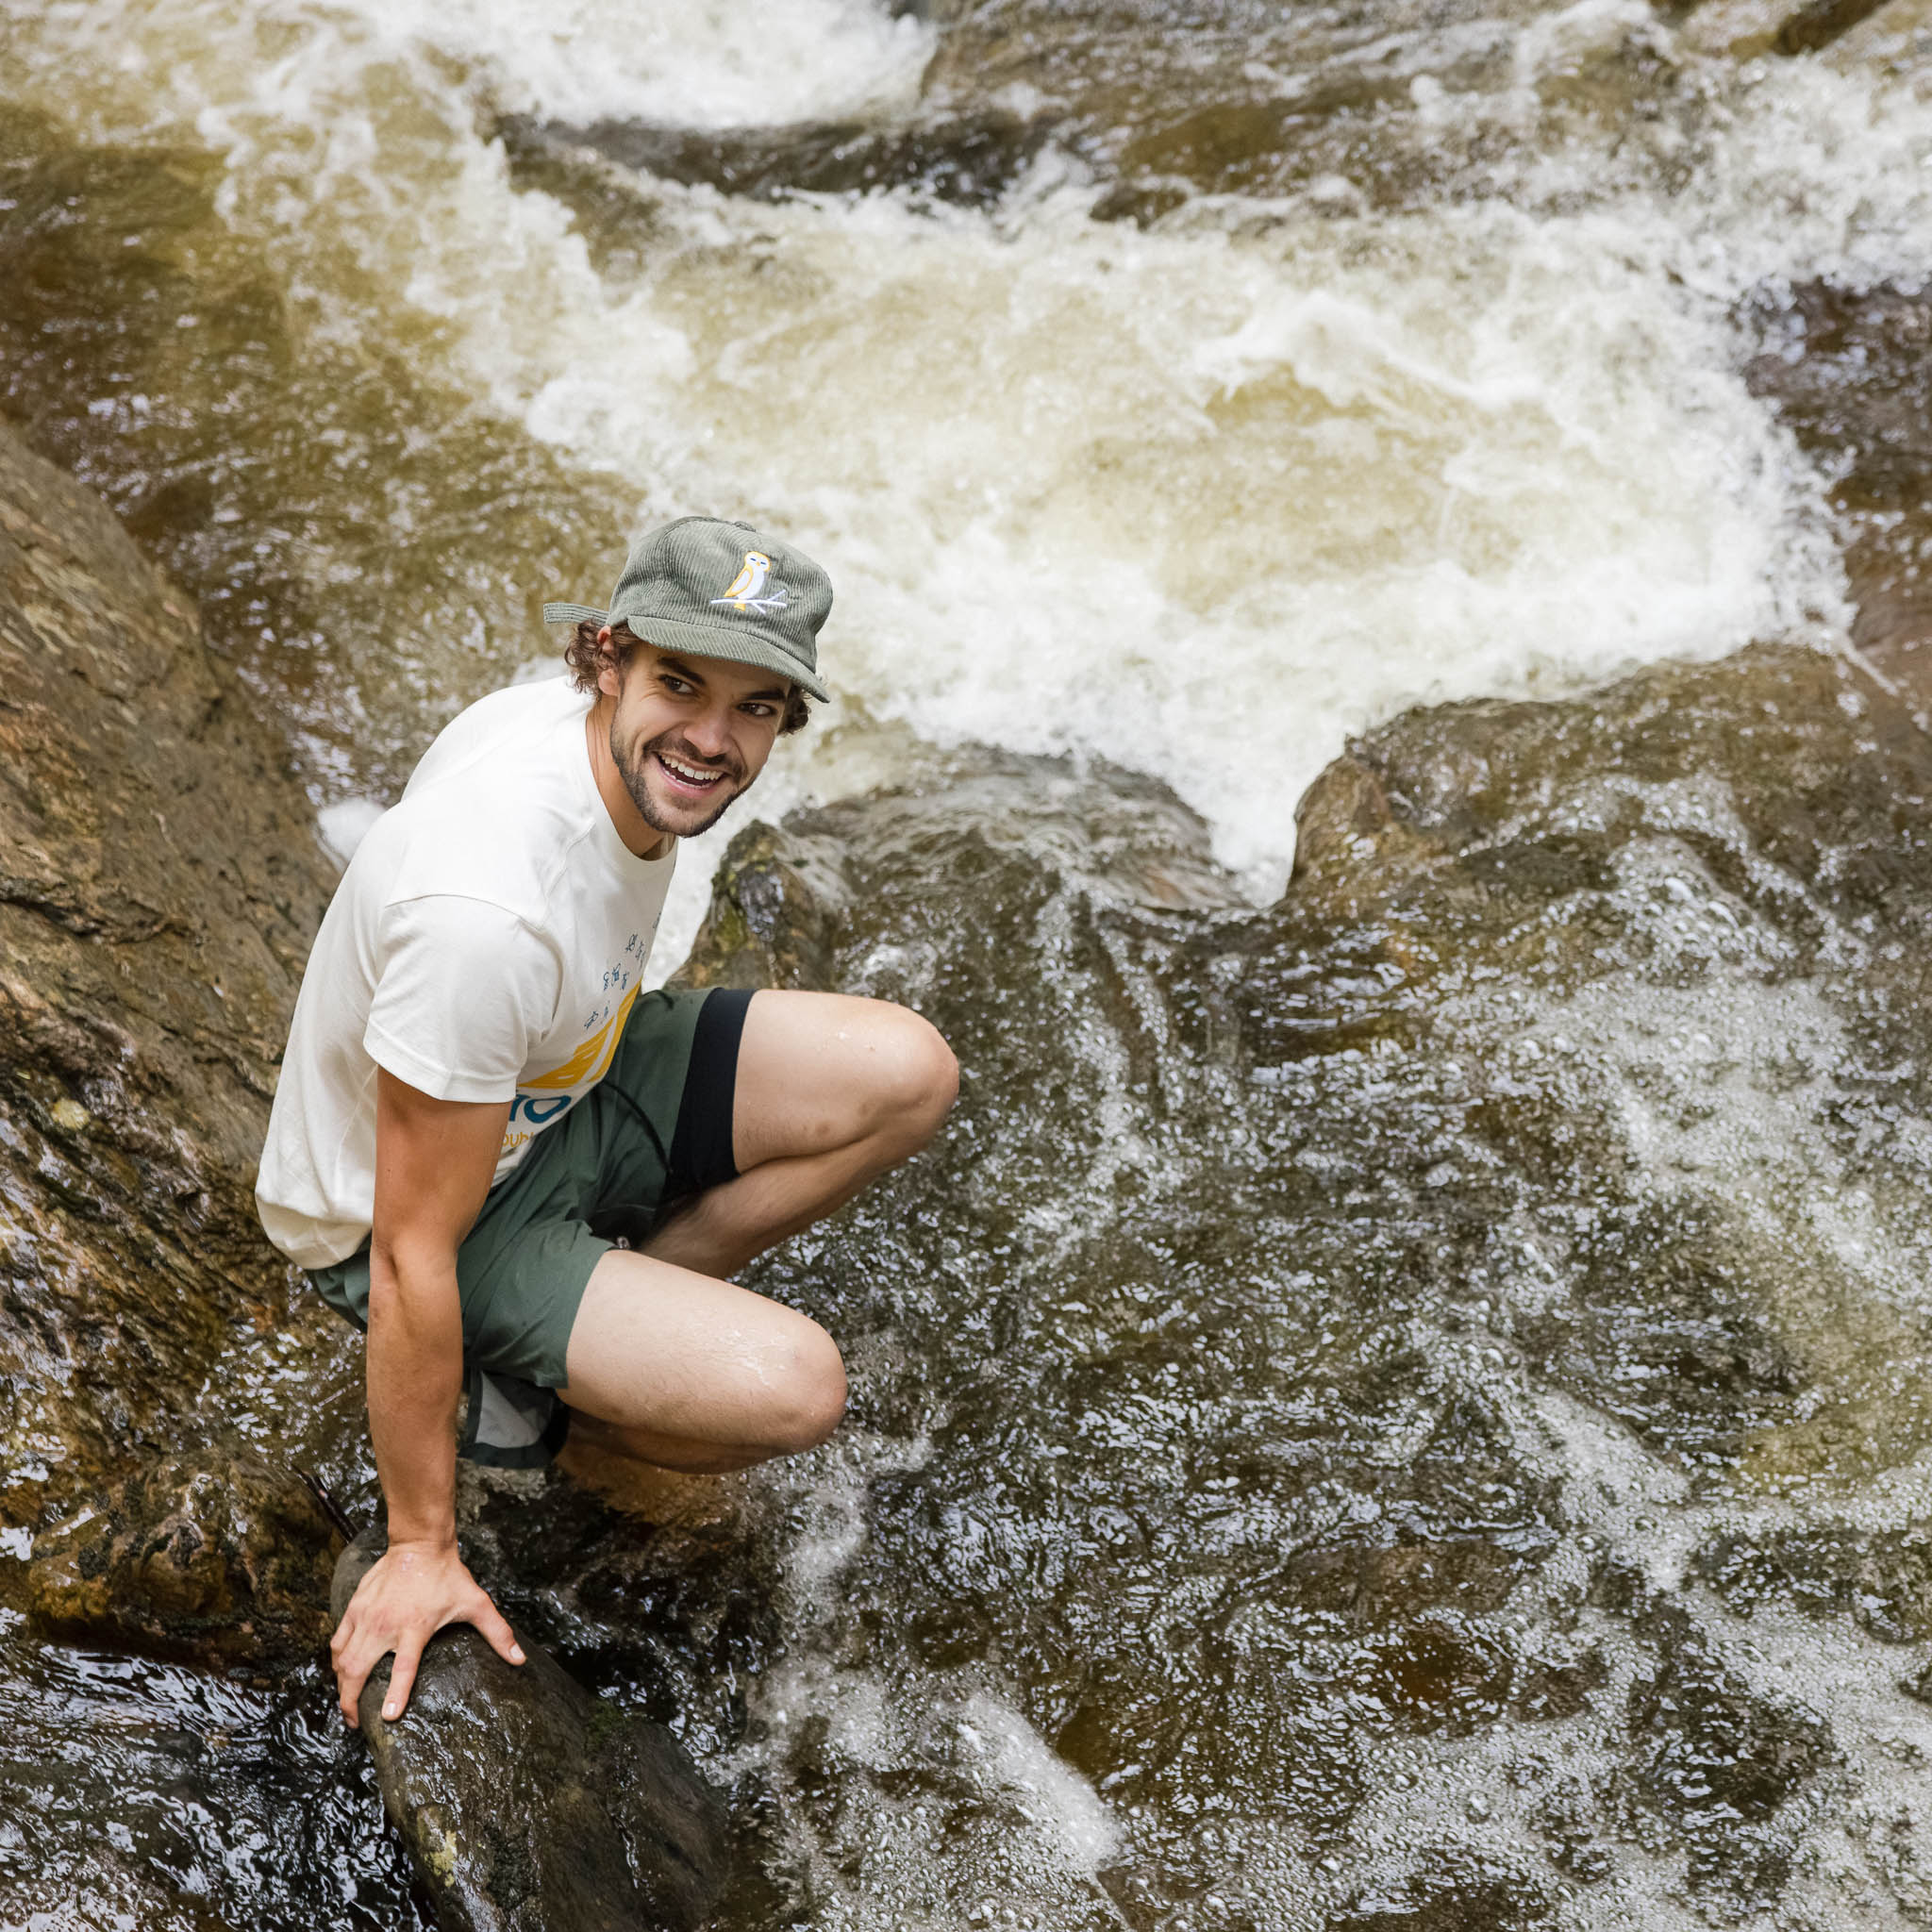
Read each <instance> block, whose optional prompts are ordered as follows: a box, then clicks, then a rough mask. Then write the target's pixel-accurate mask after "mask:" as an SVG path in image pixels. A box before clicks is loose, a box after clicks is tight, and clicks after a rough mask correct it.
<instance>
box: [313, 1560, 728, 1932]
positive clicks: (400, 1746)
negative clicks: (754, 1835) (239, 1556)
mask: <svg viewBox="0 0 1932 1932" xmlns="http://www.w3.org/2000/svg"><path fill="white" fill-rule="evenodd" d="M385 1541H386V1539H385V1537H384V1535H383V1532H382V1531H381V1529H380V1528H375V1529H371V1530H366V1531H364V1532H363V1533H362V1534H361V1535H360V1536H358V1538H357V1539H356V1540H355V1541H354V1542H352V1543H351V1544H350V1545H349V1547H348V1548H347V1549H346V1550H344V1551H343V1553H342V1557H341V1562H340V1563H339V1564H338V1566H337V1569H336V1574H335V1587H334V1593H333V1598H332V1603H331V1609H332V1613H333V1615H334V1616H335V1617H336V1618H338V1619H340V1618H341V1614H342V1612H343V1611H344V1610H346V1609H347V1608H348V1607H349V1599H350V1598H351V1597H353V1596H354V1595H355V1593H356V1589H357V1586H358V1584H359V1583H360V1582H361V1580H362V1578H363V1577H364V1575H366V1574H368V1571H369V1568H370V1565H371V1564H373V1563H374V1562H375V1559H376V1557H379V1556H380V1555H381V1553H382V1550H383V1548H384V1546H385ZM524 1650H525V1662H524V1663H523V1664H521V1665H513V1664H508V1663H505V1662H504V1660H503V1659H502V1658H501V1657H498V1656H497V1654H496V1653H495V1652H494V1651H493V1650H492V1649H491V1647H490V1645H489V1644H488V1643H486V1642H485V1641H483V1639H482V1638H481V1637H480V1636H479V1635H478V1634H477V1633H476V1632H475V1630H473V1629H471V1628H470V1627H469V1626H468V1625H458V1626H454V1627H452V1628H450V1629H447V1630H444V1631H441V1632H440V1633H439V1634H438V1635H437V1636H436V1637H435V1638H434V1639H432V1640H431V1641H430V1644H429V1646H428V1648H427V1649H426V1650H425V1652H424V1654H423V1661H422V1665H421V1667H420V1669H419V1670H418V1673H417V1676H416V1684H415V1689H414V1691H413V1692H412V1693H411V1695H410V1699H409V1707H408V1710H407V1711H405V1712H404V1713H403V1715H402V1717H401V1718H399V1719H398V1720H397V1721H396V1722H395V1723H394V1724H387V1723H385V1722H384V1721H383V1717H382V1700H383V1695H384V1692H385V1691H387V1690H388V1688H389V1680H390V1667H391V1659H389V1658H385V1659H384V1660H383V1661H382V1663H381V1664H379V1665H378V1666H377V1667H376V1669H375V1672H374V1673H373V1674H371V1676H370V1678H369V1681H368V1683H367V1684H366V1685H365V1686H364V1687H363V1691H362V1698H361V1702H360V1705H359V1706H358V1718H359V1721H360V1723H361V1726H362V1732H363V1735H364V1736H365V1737H366V1738H367V1739H368V1740H369V1749H370V1753H371V1755H372V1757H374V1758H375V1775H376V1782H377V1783H378V1784H379V1785H380V1786H381V1788H382V1797H383V1803H384V1804H385V1805H386V1806H387V1807H388V1808H389V1814H390V1816H391V1819H393V1820H394V1821H395V1824H396V1827H397V1829H398V1830H399V1831H400V1832H401V1833H402V1837H403V1841H404V1843H405V1844H406V1845H407V1846H408V1851H409V1856H410V1857H411V1859H412V1860H413V1861H414V1863H415V1866H416V1870H417V1874H418V1875H419V1877H420V1878H421V1880H422V1883H423V1885H424V1887H425V1890H427V1892H428V1894H429V1896H430V1898H431V1900H432V1902H433V1903H434V1905H435V1907H436V1912H437V1922H438V1924H440V1925H441V1927H442V1932H644V1928H653V1932H655V1928H658V1927H664V1928H683V1927H687V1926H692V1925H696V1924H698V1923H699V1922H700V1921H702V1920H703V1919H704V1917H705V1916H706V1914H707V1912H708V1910H709V1909H710V1907H711V1906H712V1904H713V1903H714V1902H715V1901H716V1899H717V1896H718V1893H719V1891H720V1890H721V1889H722V1887H723V1884H724V1868H725V1856H726V1837H725V1819H724V1807H723V1806H722V1805H721V1804H720V1802H719V1800H718V1798H717V1797H716V1796H715V1795H714V1794H713V1792H712V1791H711V1790H710V1788H709V1787H708V1785H707V1784H706V1783H705V1781H704V1779H703V1778H702V1777H701V1776H700V1775H699V1774H698V1772H697V1770H696V1768H695V1767H694V1766H693V1765H692V1764H691V1759H690V1757H688V1756H687V1755H686V1754H685V1751H684V1749H683V1747H682V1746H681V1745H680V1744H679V1743H678V1742H677V1740H676V1739H675V1738H674V1737H673V1736H672V1734H671V1733H670V1731H668V1730H667V1729H666V1728H665V1727H664V1726H663V1725H662V1724H655V1723H653V1722H651V1721H650V1720H649V1719H647V1718H644V1717H641V1716H638V1715H636V1714H634V1713H631V1712H626V1711H625V1710H623V1709H622V1708H621V1707H618V1706H616V1705H614V1704H611V1703H608V1702H605V1701H603V1700H600V1699H598V1698H596V1697H593V1696H591V1693H590V1692H589V1691H586V1690H585V1689H584V1688H583V1686H582V1685H580V1684H578V1683H577V1682H576V1681H575V1678H573V1677H572V1676H571V1675H570V1674H568V1673H567V1672H566V1671H565V1670H564V1669H563V1668H562V1666H561V1665H559V1664H558V1662H557V1660H556V1659H555V1658H554V1657H551V1655H550V1654H549V1653H548V1652H547V1651H546V1650H544V1649H542V1648H541V1646H540V1645H538V1644H536V1643H533V1642H531V1641H528V1640H527V1639H525V1641H524Z"/></svg>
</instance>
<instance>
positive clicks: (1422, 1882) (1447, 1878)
mask: <svg viewBox="0 0 1932 1932" xmlns="http://www.w3.org/2000/svg"><path fill="white" fill-rule="evenodd" d="M1551 1909H1552V1908H1551V1905H1550V1902H1549V1901H1548V1900H1547V1899H1546V1898H1544V1897H1543V1896H1542V1895H1541V1891H1540V1890H1539V1889H1538V1887H1537V1886H1536V1884H1535V1882H1534V1881H1533V1880H1531V1879H1530V1878H1529V1877H1528V1876H1527V1875H1526V1874H1524V1873H1522V1872H1519V1871H1516V1870H1514V1869H1512V1868H1511V1867H1510V1866H1508V1865H1507V1864H1505V1863H1504V1862H1503V1861H1502V1860H1500V1859H1497V1858H1494V1857H1482V1856H1480V1855H1476V1854H1472V1853H1469V1852H1466V1851H1449V1850H1445V1851H1441V1852H1439V1853H1437V1854H1436V1855H1435V1856H1434V1857H1431V1858H1429V1860H1428V1862H1427V1864H1426V1865H1425V1867H1424V1870H1423V1871H1421V1872H1419V1873H1416V1874H1412V1875H1410V1876H1408V1877H1407V1878H1406V1879H1404V1880H1402V1881H1401V1882H1400V1883H1397V1884H1393V1885H1389V1886H1386V1887H1384V1886H1376V1887H1374V1888H1371V1889H1368V1890H1364V1891H1362V1892H1359V1893H1357V1896H1356V1897H1355V1898H1354V1899H1353V1900H1352V1901H1351V1902H1350V1904H1349V1906H1348V1907H1347V1908H1346V1909H1345V1910H1343V1911H1341V1912H1340V1913H1338V1914H1336V1915H1335V1916H1334V1917H1332V1918H1331V1919H1330V1920H1329V1921H1328V1924H1327V1932H1530V1928H1532V1927H1535V1926H1539V1925H1543V1924H1548V1923H1549V1920H1550V1915H1551Z"/></svg>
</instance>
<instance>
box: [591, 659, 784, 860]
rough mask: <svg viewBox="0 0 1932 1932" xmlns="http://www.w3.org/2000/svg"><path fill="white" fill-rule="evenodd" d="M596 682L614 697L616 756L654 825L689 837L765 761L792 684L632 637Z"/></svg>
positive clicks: (713, 818) (710, 821)
mask: <svg viewBox="0 0 1932 1932" xmlns="http://www.w3.org/2000/svg"><path fill="white" fill-rule="evenodd" d="M597 688H598V690H599V691H602V692H603V693H604V694H605V695H606V696H607V697H611V698H615V699H616V701H617V708H616V709H615V711H614V712H613V713H612V715H611V719H610V756H611V758H613V759H614V760H615V761H616V765H617V770H618V774H619V775H620V776H621V777H622V778H623V780H624V785H625V791H628V792H629V793H630V795H631V801H632V803H633V804H634V805H636V807H637V808H638V811H639V813H640V814H641V817H642V819H643V821H644V823H645V824H647V825H649V826H650V827H651V829H652V830H653V831H657V832H668V833H669V834H670V835H671V836H672V837H673V838H674V839H693V838H695V837H696V836H697V835H698V834H699V833H700V832H704V831H708V830H709V829H710V827H711V826H712V825H714V824H717V822H718V820H719V819H720V817H722V816H723V814H724V808H725V807H726V806H728V805H729V804H730V803H731V801H732V800H733V799H734V798H736V797H737V796H738V795H739V793H740V792H741V791H746V790H748V789H749V788H750V785H751V782H752V780H753V779H754V778H756V777H757V776H758V774H759V773H760V772H761V771H763V770H764V768H765V760H766V759H767V758H770V757H771V755H772V746H773V744H774V742H775V741H776V740H777V736H778V725H779V724H780V722H781V721H782V720H783V718H784V715H785V703H786V700H787V698H788V697H789V696H790V695H791V686H790V684H788V683H787V682H786V680H785V679H784V678H782V677H780V676H778V675H776V674H775V673H774V672H770V671H765V670H762V669H760V668H759V667H758V665H755V664H733V663H730V662H728V661H727V660H725V659H724V658H698V657H691V656H685V657H679V656H677V655H676V654H675V652H671V651H660V650H658V648H657V647H656V646H655V645H653V644H649V643H638V644H634V645H632V647H631V652H630V657H629V658H628V660H627V661H626V662H625V665H624V667H623V669H622V670H621V671H620V670H619V669H617V668H616V667H615V666H607V667H606V668H605V670H604V671H603V672H602V673H601V674H600V675H599V676H598V679H597Z"/></svg>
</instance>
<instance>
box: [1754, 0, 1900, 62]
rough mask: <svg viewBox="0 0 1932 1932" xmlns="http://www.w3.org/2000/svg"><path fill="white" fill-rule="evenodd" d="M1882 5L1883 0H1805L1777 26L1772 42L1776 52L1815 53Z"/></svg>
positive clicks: (1842, 35)
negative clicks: (1805, 1) (1806, 3)
mask: <svg viewBox="0 0 1932 1932" xmlns="http://www.w3.org/2000/svg"><path fill="white" fill-rule="evenodd" d="M1884 5H1885V0H1809V5H1807V6H1804V7H1800V8H1798V9H1797V11H1796V12H1795V13H1793V14H1791V15H1790V18H1789V19H1788V20H1786V22H1785V24H1784V25H1782V26H1781V27H1779V28H1778V30H1777V38H1776V40H1775V41H1774V42H1773V43H1772V44H1773V45H1774V46H1775V47H1776V49H1777V51H1778V52H1779V53H1780V54H1815V53H1817V52H1818V51H1819V49H1820V48H1822V47H1828V46H1830V45H1831V43H1832V42H1834V41H1839V40H1842V39H1843V38H1844V37H1845V35H1846V34H1848V33H1850V32H1851V30H1852V29H1853V28H1854V27H1855V26H1857V25H1858V24H1859V22H1860V21H1865V20H1869V19H1871V17H1872V16H1873V15H1874V13H1876V12H1877V11H1878V9H1879V8H1881V7H1882V6H1884Z"/></svg>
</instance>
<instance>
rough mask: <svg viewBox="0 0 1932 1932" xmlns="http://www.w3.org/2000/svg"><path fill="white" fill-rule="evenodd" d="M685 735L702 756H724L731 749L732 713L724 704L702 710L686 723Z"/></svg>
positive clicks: (693, 748) (695, 750)
mask: <svg viewBox="0 0 1932 1932" xmlns="http://www.w3.org/2000/svg"><path fill="white" fill-rule="evenodd" d="M684 735H685V737H686V738H687V739H688V740H690V741H691V750H693V751H694V752H696V753H697V754H698V756H699V757H700V758H723V757H724V754H725V753H726V752H727V751H729V750H730V749H731V713H730V711H729V710H728V709H726V708H725V707H724V706H723V705H719V706H717V707H715V708H712V709H709V710H705V711H701V712H699V714H698V715H697V716H696V717H695V718H693V719H691V721H690V722H689V723H688V724H686V725H685V727H684Z"/></svg>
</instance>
